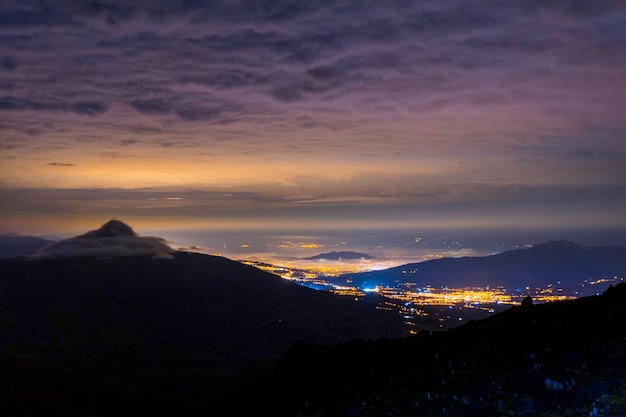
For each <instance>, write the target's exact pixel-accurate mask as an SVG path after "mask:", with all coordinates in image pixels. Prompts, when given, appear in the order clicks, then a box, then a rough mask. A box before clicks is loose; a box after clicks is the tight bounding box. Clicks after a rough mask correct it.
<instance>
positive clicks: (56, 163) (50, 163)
mask: <svg viewBox="0 0 626 417" xmlns="http://www.w3.org/2000/svg"><path fill="white" fill-rule="evenodd" d="M46 165H49V166H53V167H74V166H76V164H69V163H66V162H48V163H47V164H46Z"/></svg>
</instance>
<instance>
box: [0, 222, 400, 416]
mask: <svg viewBox="0 0 626 417" xmlns="http://www.w3.org/2000/svg"><path fill="white" fill-rule="evenodd" d="M141 239H142V238H141V237H140V236H138V235H137V234H136V233H135V232H133V231H132V228H130V227H128V226H127V225H125V224H124V223H122V222H109V223H107V224H106V225H104V226H103V227H102V228H100V229H98V230H96V231H92V232H88V233H86V234H84V235H80V236H77V237H76V238H70V239H67V240H65V241H64V242H61V245H60V246H56V245H50V246H49V247H47V249H45V250H42V252H40V254H46V255H49V254H53V255H54V256H27V257H22V258H16V259H5V260H0V414H2V415H39V414H41V415H48V416H50V415H63V416H72V415H74V416H88V415H89V416H113V415H115V416H119V415H131V414H136V413H140V414H141V415H143V414H146V415H181V416H184V415H192V414H194V413H196V412H197V413H205V412H206V410H207V409H208V408H207V407H209V408H210V405H211V404H213V403H214V402H216V401H218V400H220V399H223V398H224V397H225V396H227V395H230V394H232V393H233V392H235V391H236V390H237V389H240V388H241V387H243V386H245V385H247V384H250V383H252V382H254V381H256V380H258V379H259V378H261V377H263V376H266V375H267V374H269V372H270V370H271V368H272V366H273V365H274V364H275V362H276V360H278V358H279V357H280V356H281V355H282V354H283V353H284V352H285V351H287V349H289V347H290V346H292V345H293V343H295V342H296V341H298V340H308V341H311V342H314V343H316V344H321V345H328V344H335V343H339V342H343V341H348V340H353V339H365V340H368V339H377V338H381V337H399V336H402V335H404V334H405V333H404V327H403V324H402V321H401V319H400V316H399V315H398V314H396V313H392V312H386V311H382V310H378V309H377V308H376V307H377V306H378V303H379V302H380V300H379V299H378V298H376V297H369V296H368V297H365V298H364V299H362V300H360V301H356V300H354V299H353V298H352V297H341V296H337V295H334V294H331V293H329V292H323V291H315V290H312V289H309V288H306V287H303V286H300V285H298V284H296V283H293V282H290V281H288V280H284V279H282V278H280V277H278V276H276V275H273V274H270V273H267V272H264V271H261V270H259V269H257V268H254V267H252V266H248V265H244V264H242V263H239V262H236V261H232V260H230V259H227V258H223V257H219V256H210V255H203V254H197V253H187V252H176V251H174V252H171V253H169V255H170V257H169V258H160V257H156V258H155V257H154V254H153V253H152V252H150V251H147V252H146V251H145V249H146V244H145V242H144V241H142V240H141ZM89 240H92V241H94V242H96V243H95V244H94V245H92V246H89V245H88V244H87V243H86V242H87V241H89ZM152 242H154V240H152V239H149V240H148V243H150V244H152ZM69 243H73V244H77V246H78V247H79V248H80V249H81V250H73V251H70V250H67V248H68V247H69ZM157 243H162V242H161V241H157ZM109 244H110V245H112V246H115V245H120V244H123V245H127V246H126V247H124V248H125V249H128V250H130V249H132V248H133V246H132V245H135V244H137V245H139V248H140V249H141V251H140V252H142V253H145V254H144V255H141V256H138V255H132V256H131V255H129V254H128V253H129V252H128V251H127V250H121V251H120V250H117V251H113V252H111V251H109V250H108V249H107V250H105V251H104V252H103V251H101V250H100V249H102V248H105V249H106V248H107V247H108V246H110V245H109ZM129 245H130V246H129ZM85 247H86V248H87V249H93V248H96V249H98V251H95V253H97V255H94V256H86V255H85V251H83V250H82V249H83V248H85ZM148 247H149V248H153V247H155V246H150V245H148ZM156 247H157V248H159V249H160V248H161V246H156ZM51 248H52V249H51ZM59 248H60V249H62V250H60V249H59ZM87 252H89V251H87ZM93 252H94V251H92V253H93ZM102 253H107V255H106V256H102ZM115 253H118V255H117V256H114V254H115ZM68 254H69V255H72V256H68Z"/></svg>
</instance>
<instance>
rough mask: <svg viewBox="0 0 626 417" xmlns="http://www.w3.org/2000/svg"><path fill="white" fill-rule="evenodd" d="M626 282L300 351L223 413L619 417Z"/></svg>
mask: <svg viewBox="0 0 626 417" xmlns="http://www.w3.org/2000/svg"><path fill="white" fill-rule="evenodd" d="M625 399H626V283H622V284H619V285H617V286H616V287H609V288H608V290H606V292H604V294H602V295H600V296H591V297H584V298H580V299H577V300H570V301H561V302H551V303H544V304H535V305H533V304H531V303H528V302H526V303H524V305H522V306H517V307H513V308H511V309H510V310H507V311H505V312H502V313H499V314H496V315H494V316H491V317H489V318H487V319H484V320H480V321H472V322H469V323H468V324H466V325H463V326H460V327H457V328H455V329H452V330H449V331H445V332H435V333H432V334H431V333H428V332H422V333H420V334H418V335H417V336H414V337H405V338H400V339H380V340H376V341H363V340H357V341H351V342H348V343H343V344H339V345H335V346H317V345H315V344H312V343H307V342H302V343H297V344H295V345H294V346H293V347H292V348H291V349H290V350H289V351H288V352H287V353H286V354H285V355H284V356H283V358H282V359H281V360H280V361H279V362H278V364H277V366H276V369H275V372H274V375H273V377H272V378H271V379H269V380H267V381H264V382H263V383H262V384H259V385H258V386H255V387H254V388H252V389H249V390H247V391H245V392H244V393H241V394H240V396H239V397H237V398H234V399H233V400H232V401H230V402H228V403H225V404H224V405H223V411H222V413H223V414H222V415H233V416H235V415H251V414H246V413H248V412H252V411H254V413H255V414H256V415H272V416H303V417H304V416H318V415H322V416H416V417H418V416H420V417H423V416H441V415H447V416H504V415H506V416H588V415H592V416H595V415H603V416H623V415H626V401H625Z"/></svg>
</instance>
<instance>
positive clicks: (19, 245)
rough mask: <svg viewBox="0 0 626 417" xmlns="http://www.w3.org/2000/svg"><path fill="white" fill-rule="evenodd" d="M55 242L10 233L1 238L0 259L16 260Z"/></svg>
mask: <svg viewBox="0 0 626 417" xmlns="http://www.w3.org/2000/svg"><path fill="white" fill-rule="evenodd" d="M52 242H53V241H51V240H47V239H42V238H39V237H36V236H25V235H19V234H17V233H8V234H5V235H1V236H0V259H5V258H16V257H18V256H23V255H25V254H27V253H31V252H34V251H36V250H38V249H41V248H43V247H44V246H46V245H48V244H50V243H52Z"/></svg>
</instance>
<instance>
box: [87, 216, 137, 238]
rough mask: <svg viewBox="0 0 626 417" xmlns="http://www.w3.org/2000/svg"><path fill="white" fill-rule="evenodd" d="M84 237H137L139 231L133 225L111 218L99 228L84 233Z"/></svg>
mask: <svg viewBox="0 0 626 417" xmlns="http://www.w3.org/2000/svg"><path fill="white" fill-rule="evenodd" d="M83 236H84V237H91V238H99V237H136V236H137V233H135V231H134V230H133V228H132V227H130V226H129V225H127V224H126V223H124V222H122V221H119V220H109V221H108V222H106V223H105V224H103V225H102V226H101V227H100V228H99V229H98V230H92V231H90V232H87V233H85V234H84V235H83Z"/></svg>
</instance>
